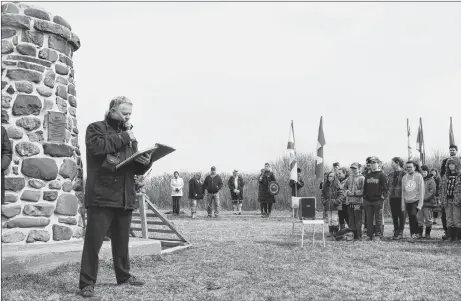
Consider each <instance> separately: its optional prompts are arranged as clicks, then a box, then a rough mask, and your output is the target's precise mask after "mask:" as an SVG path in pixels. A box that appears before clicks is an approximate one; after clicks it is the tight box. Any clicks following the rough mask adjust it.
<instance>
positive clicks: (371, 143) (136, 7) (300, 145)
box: [35, 2, 461, 175]
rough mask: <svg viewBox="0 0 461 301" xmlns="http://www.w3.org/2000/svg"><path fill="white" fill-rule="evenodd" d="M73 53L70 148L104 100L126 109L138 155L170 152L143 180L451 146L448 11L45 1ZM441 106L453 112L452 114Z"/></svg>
mask: <svg viewBox="0 0 461 301" xmlns="http://www.w3.org/2000/svg"><path fill="white" fill-rule="evenodd" d="M35 5H36V6H40V7H42V8H44V9H46V10H48V11H49V12H51V13H53V14H59V15H61V16H63V17H64V18H65V19H66V20H67V21H68V22H69V23H70V24H71V26H72V31H73V32H75V33H76V34H77V35H78V36H79V37H80V39H81V43H82V46H81V48H80V49H79V50H78V51H77V52H76V53H75V54H74V57H73V60H74V65H75V79H76V88H77V101H78V107H77V116H78V120H79V124H78V125H79V129H80V133H81V134H80V137H79V141H80V145H81V148H82V151H83V152H84V151H85V143H84V133H85V129H86V127H87V125H88V124H89V123H91V122H94V121H97V120H101V119H102V118H103V115H104V112H105V110H106V109H107V107H108V104H109V101H110V99H111V98H112V97H114V96H117V95H125V96H128V97H129V98H131V99H132V101H133V102H134V107H133V116H132V123H133V124H134V125H135V128H134V134H135V136H136V137H137V139H138V141H139V144H140V148H146V147H148V146H150V145H152V144H154V143H163V144H167V145H170V146H172V147H174V148H176V149H177V150H176V152H174V153H173V154H171V155H168V156H167V157H165V158H164V159H162V160H160V161H158V163H156V164H155V167H154V170H153V172H152V174H154V175H156V174H162V173H164V172H168V173H172V172H173V171H174V170H178V171H180V172H181V171H197V170H200V171H208V170H209V168H210V166H211V165H216V166H217V169H218V172H231V171H232V170H233V169H234V168H237V169H239V170H240V171H242V172H257V171H259V170H260V169H261V168H262V167H263V165H264V162H266V161H271V160H275V159H276V158H278V157H280V156H283V155H285V154H286V147H287V141H288V134H289V127H290V122H291V120H294V127H295V139H296V149H297V151H298V152H314V151H315V148H316V143H317V131H318V126H319V120H320V116H323V118H324V132H325V138H326V142H327V144H326V146H325V160H326V162H327V163H329V164H330V163H332V162H333V161H339V162H340V163H342V165H346V164H350V163H351V162H352V161H359V162H363V161H364V159H365V158H366V157H367V156H369V155H375V156H379V157H380V158H382V159H383V160H390V159H391V158H392V157H393V156H402V157H405V158H406V155H407V136H406V118H407V117H408V118H410V125H411V129H412V135H413V136H412V144H413V147H414V146H415V141H416V133H417V127H418V119H419V117H422V118H423V127H424V138H425V142H426V148H427V149H428V151H429V152H430V150H432V149H442V150H447V149H448V128H449V117H450V116H453V126H454V133H455V139H456V141H457V142H458V144H461V116H460V114H459V112H460V105H459V103H460V100H461V84H460V83H461V55H460V54H461V3H101V2H100V3H76V2H72V3H62V2H61V3H50V2H37V3H36V4H35ZM455 111H457V112H456V113H457V114H455Z"/></svg>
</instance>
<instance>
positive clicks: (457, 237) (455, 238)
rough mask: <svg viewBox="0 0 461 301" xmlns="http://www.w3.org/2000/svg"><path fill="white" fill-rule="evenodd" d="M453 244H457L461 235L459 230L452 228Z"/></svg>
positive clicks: (460, 229)
mask: <svg viewBox="0 0 461 301" xmlns="http://www.w3.org/2000/svg"><path fill="white" fill-rule="evenodd" d="M453 232H454V235H453V242H459V236H460V235H461V228H455V227H453Z"/></svg>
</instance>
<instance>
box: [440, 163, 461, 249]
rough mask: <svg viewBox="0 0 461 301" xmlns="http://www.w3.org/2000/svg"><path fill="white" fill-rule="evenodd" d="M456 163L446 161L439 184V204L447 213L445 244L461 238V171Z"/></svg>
mask: <svg viewBox="0 0 461 301" xmlns="http://www.w3.org/2000/svg"><path fill="white" fill-rule="evenodd" d="M456 164H457V161H456V160H455V159H454V158H453V159H452V158H450V159H449V160H447V172H446V173H445V175H444V176H443V177H442V182H441V184H440V187H441V191H440V195H441V200H440V201H441V203H442V206H444V207H445V211H446V213H447V236H448V238H447V242H453V241H458V240H459V239H460V237H459V236H458V235H460V236H461V171H460V170H457V169H456Z"/></svg>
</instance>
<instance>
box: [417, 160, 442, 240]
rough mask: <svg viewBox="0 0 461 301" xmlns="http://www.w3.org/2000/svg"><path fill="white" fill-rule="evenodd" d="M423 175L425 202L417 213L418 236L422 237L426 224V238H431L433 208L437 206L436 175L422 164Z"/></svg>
mask: <svg viewBox="0 0 461 301" xmlns="http://www.w3.org/2000/svg"><path fill="white" fill-rule="evenodd" d="M421 175H422V176H423V177H424V202H423V208H422V210H419V211H418V213H417V214H416V218H417V219H418V236H419V237H420V238H422V236H423V230H424V226H425V227H426V234H425V238H426V239H430V238H431V230H432V210H433V209H434V208H435V207H436V206H437V202H436V200H435V193H436V190H437V187H436V185H435V181H434V176H433V175H432V174H431V173H430V172H429V167H427V165H423V166H421Z"/></svg>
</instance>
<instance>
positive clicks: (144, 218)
mask: <svg viewBox="0 0 461 301" xmlns="http://www.w3.org/2000/svg"><path fill="white" fill-rule="evenodd" d="M136 197H137V198H138V203H139V215H140V218H141V233H142V238H144V239H147V238H149V237H148V236H147V215H146V201H145V198H144V194H143V193H138V194H137V195H136Z"/></svg>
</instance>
